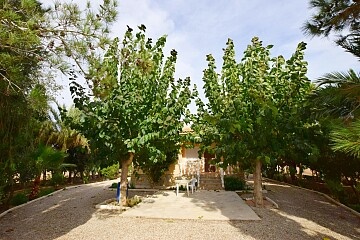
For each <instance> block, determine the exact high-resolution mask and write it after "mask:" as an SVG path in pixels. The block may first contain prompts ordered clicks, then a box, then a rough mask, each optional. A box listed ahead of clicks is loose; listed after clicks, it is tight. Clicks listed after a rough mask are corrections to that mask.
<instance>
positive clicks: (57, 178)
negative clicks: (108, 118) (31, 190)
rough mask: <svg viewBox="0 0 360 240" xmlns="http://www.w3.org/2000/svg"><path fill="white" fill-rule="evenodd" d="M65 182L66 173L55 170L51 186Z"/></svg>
mask: <svg viewBox="0 0 360 240" xmlns="http://www.w3.org/2000/svg"><path fill="white" fill-rule="evenodd" d="M64 182H65V177H64V175H63V174H62V173H60V172H55V173H53V174H52V176H51V179H50V185H51V186H59V185H63V184H64ZM40 192H41V191H40Z"/></svg>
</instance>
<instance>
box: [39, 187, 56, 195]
mask: <svg viewBox="0 0 360 240" xmlns="http://www.w3.org/2000/svg"><path fill="white" fill-rule="evenodd" d="M54 191H55V189H54V188H44V189H41V190H40V192H39V197H42V196H46V195H49V194H50V193H53V192H54Z"/></svg>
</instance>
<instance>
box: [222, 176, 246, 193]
mask: <svg viewBox="0 0 360 240" xmlns="http://www.w3.org/2000/svg"><path fill="white" fill-rule="evenodd" d="M224 186H225V190H226V191H236V190H244V189H245V181H244V180H242V179H240V178H239V177H235V176H224Z"/></svg>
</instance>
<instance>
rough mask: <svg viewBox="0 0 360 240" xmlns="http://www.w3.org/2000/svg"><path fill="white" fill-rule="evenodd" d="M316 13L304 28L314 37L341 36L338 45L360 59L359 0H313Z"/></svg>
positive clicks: (311, 3)
mask: <svg viewBox="0 0 360 240" xmlns="http://www.w3.org/2000/svg"><path fill="white" fill-rule="evenodd" d="M310 8H314V9H315V10H316V13H315V14H314V15H313V16H312V17H311V19H310V20H309V21H307V22H306V23H305V24H304V26H303V31H304V32H305V33H306V34H309V35H312V36H325V37H327V36H329V35H330V34H331V33H345V35H341V34H340V35H339V36H338V37H337V39H336V40H335V42H336V44H338V45H339V46H341V47H342V48H344V49H345V50H346V51H348V52H350V53H352V54H354V55H355V56H357V57H358V58H360V22H359V19H360V2H359V1H357V0H311V1H310Z"/></svg>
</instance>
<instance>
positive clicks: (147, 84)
mask: <svg viewBox="0 0 360 240" xmlns="http://www.w3.org/2000/svg"><path fill="white" fill-rule="evenodd" d="M132 32H133V30H132V29H131V28H128V30H127V31H126V33H125V37H124V39H123V41H122V42H121V43H120V42H119V40H118V39H114V41H113V43H112V45H111V47H110V48H109V51H108V52H107V54H106V55H105V57H104V59H103V61H102V63H101V65H100V66H101V68H100V69H99V71H98V75H97V78H96V79H94V82H95V81H96V84H94V88H93V93H94V95H95V96H91V97H90V96H87V95H86V94H85V91H84V89H83V88H82V87H81V86H80V85H78V84H77V83H76V82H73V85H72V88H71V89H72V91H73V94H74V95H73V96H74V101H75V103H76V106H77V107H79V108H80V109H81V110H82V111H83V113H84V115H83V120H82V121H83V124H82V126H83V127H82V131H83V133H84V134H85V136H86V137H87V138H88V139H89V140H90V144H91V146H100V145H103V147H102V149H104V150H105V152H106V153H108V154H107V159H108V160H109V161H110V160H115V161H119V163H120V165H121V203H122V204H126V194H125V191H126V181H127V174H128V167H129V165H130V164H131V163H132V162H134V161H135V162H136V163H137V164H139V165H147V164H146V163H158V162H162V161H166V160H171V159H168V156H169V151H173V149H174V148H178V147H179V146H178V145H177V144H178V143H179V137H180V136H179V132H180V131H181V129H182V127H183V121H182V118H183V117H185V115H186V112H187V111H186V108H187V105H188V104H189V103H190V101H191V98H192V93H191V91H190V89H189V86H190V79H189V78H186V79H185V80H181V79H179V80H177V81H175V79H174V72H175V62H176V58H177V52H176V51H175V50H172V51H171V53H170V56H169V57H167V59H166V60H165V61H164V55H163V48H164V45H165V41H166V37H165V36H163V37H161V38H159V39H158V40H157V41H156V42H155V43H153V42H152V40H151V39H150V38H146V37H145V26H144V25H141V26H139V32H137V33H136V34H135V35H134V34H133V33H132ZM184 120H186V119H184ZM105 148H107V150H106V149H105ZM92 150H93V149H92ZM172 160H173V159H172ZM141 162H143V164H142V163H141Z"/></svg>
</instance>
